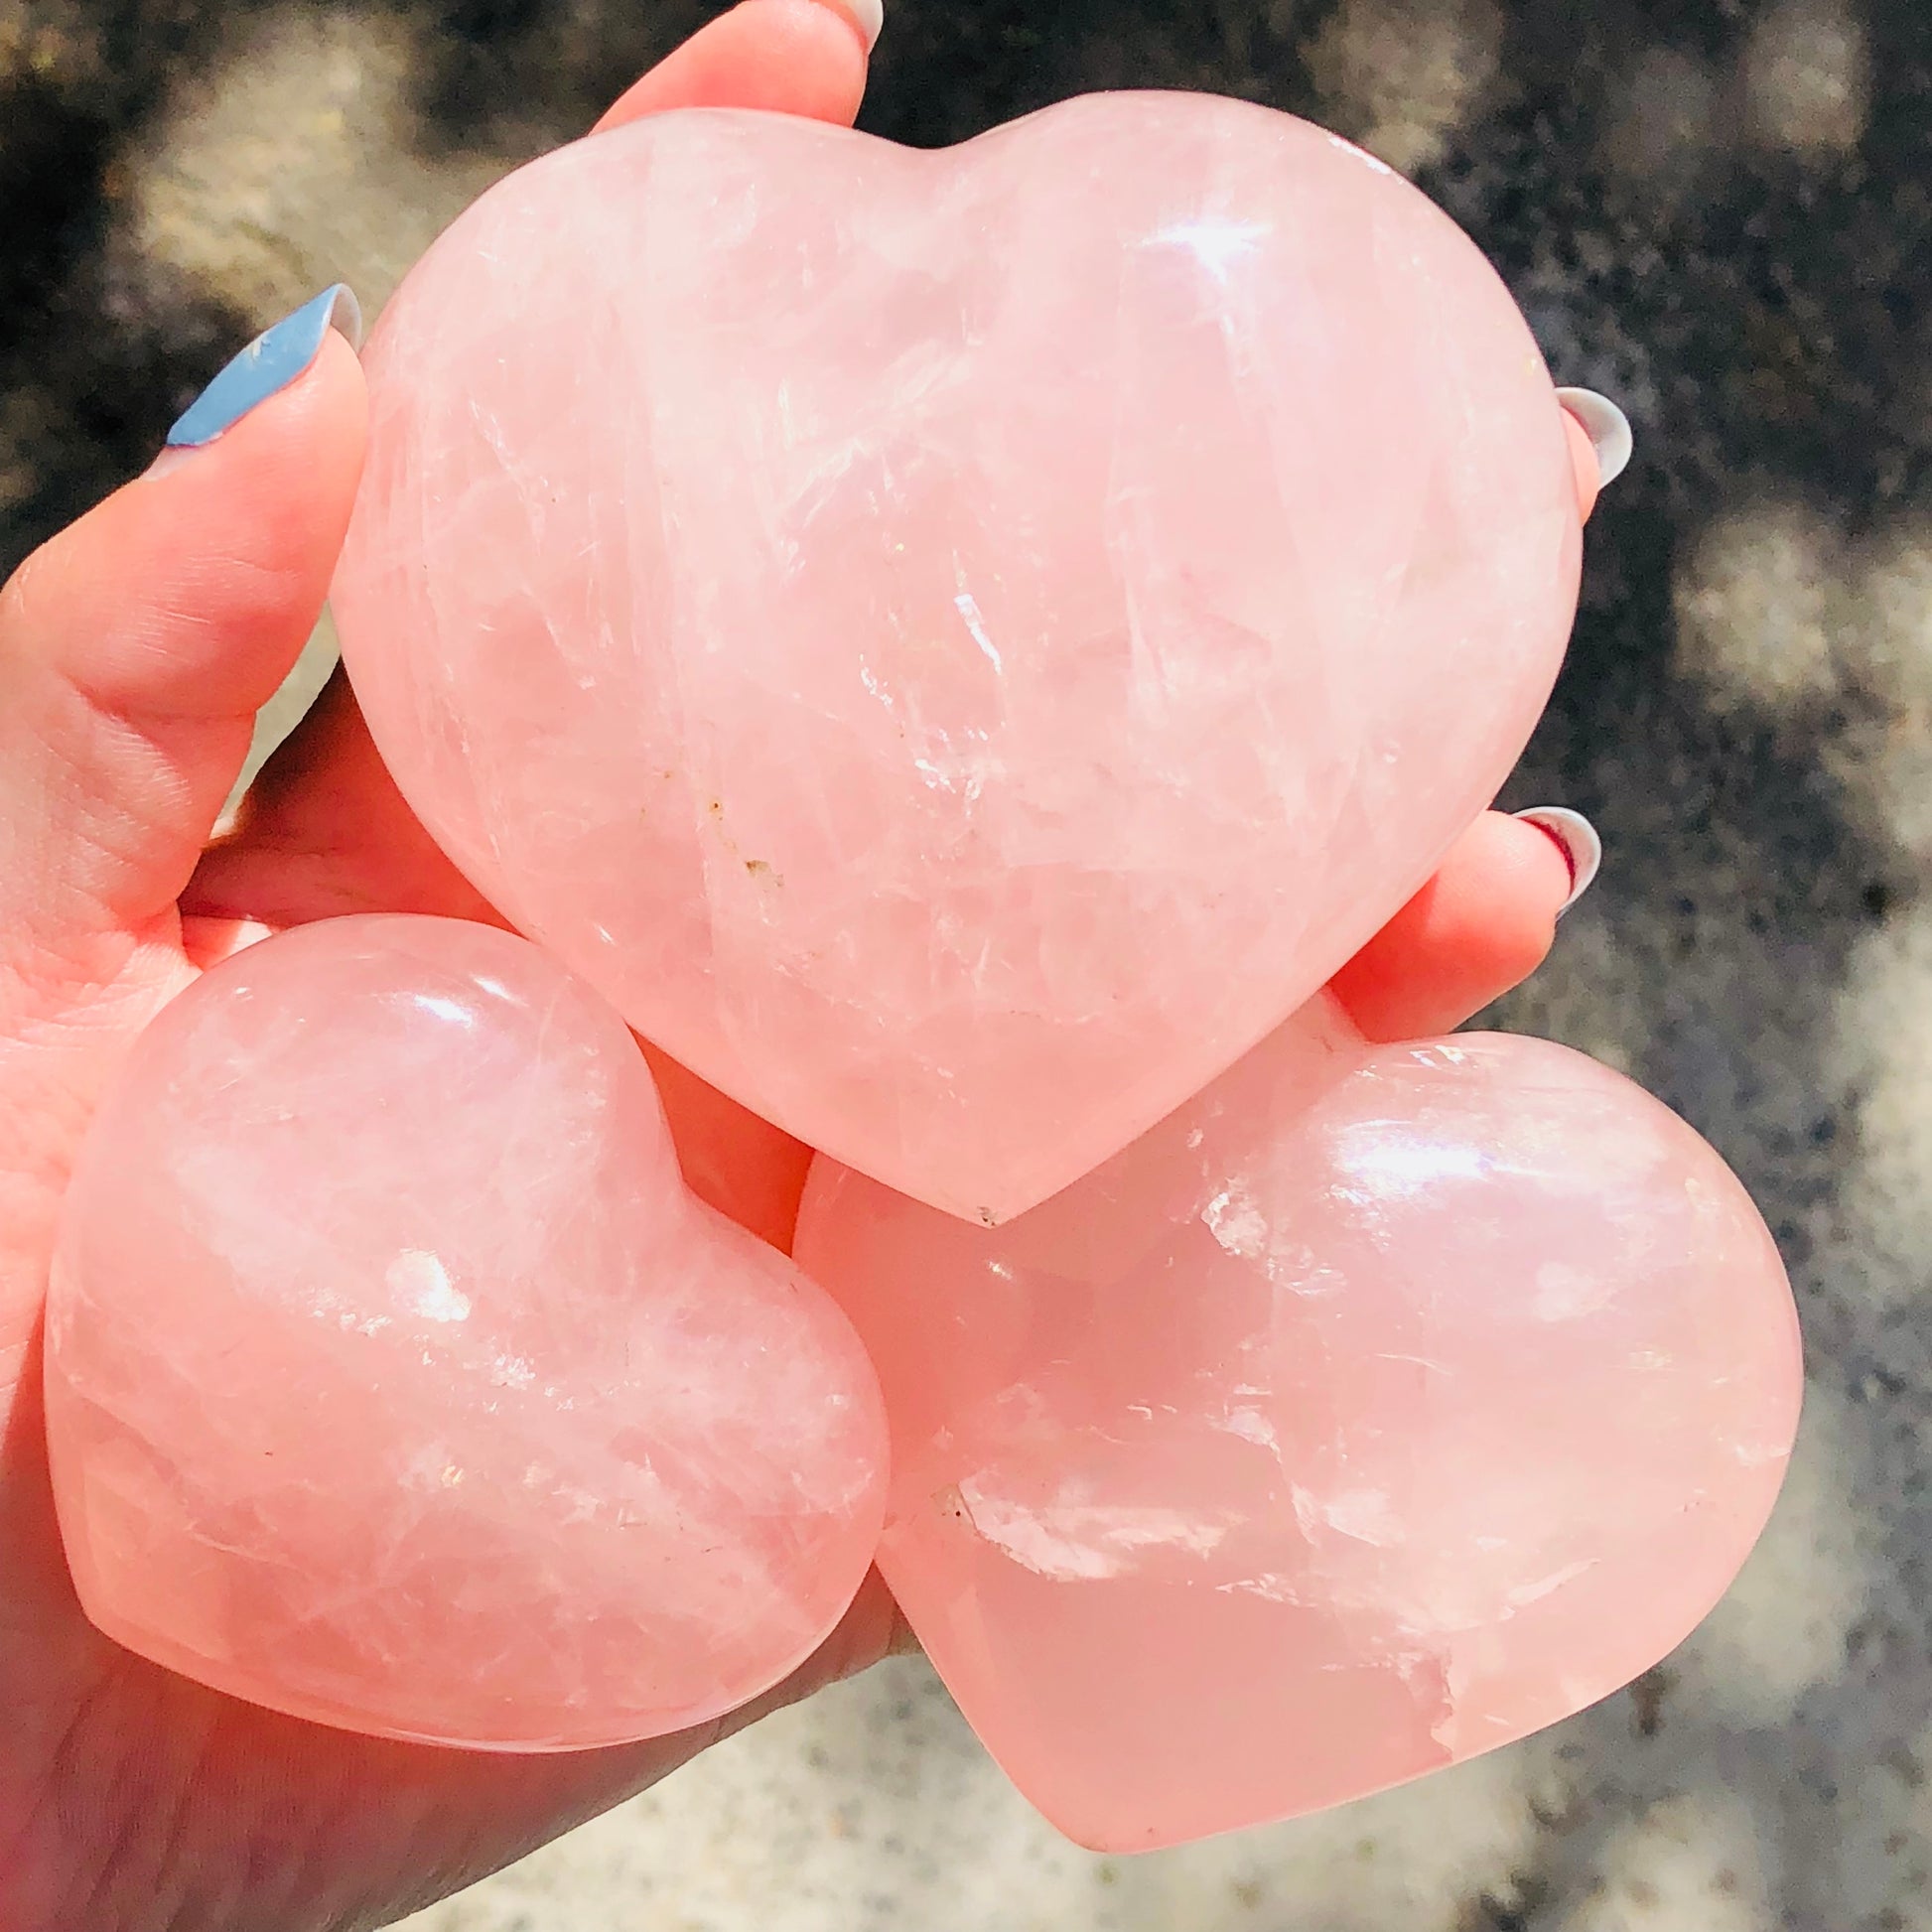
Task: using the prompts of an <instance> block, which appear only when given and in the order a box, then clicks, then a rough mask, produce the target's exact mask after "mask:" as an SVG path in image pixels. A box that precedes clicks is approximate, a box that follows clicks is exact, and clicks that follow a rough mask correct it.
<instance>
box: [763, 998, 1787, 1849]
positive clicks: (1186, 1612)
mask: <svg viewBox="0 0 1932 1932" xmlns="http://www.w3.org/2000/svg"><path fill="white" fill-rule="evenodd" d="M796 1252H797V1255H798V1258H799V1261H800V1264H801V1266H803V1267H805V1268H807V1269H809V1270H810V1271H811V1272H812V1273H813V1275H814V1276H815V1278H816V1279H818V1280H821V1281H823V1282H825V1283H826V1284H827V1285H828V1286H829V1287H830V1288H831V1289H832V1290H833V1292H834V1293H835V1294H836V1295H837V1296H838V1297H839V1299H840V1301H841V1302H842V1303H843V1305H844V1307H845V1308H846V1310H847V1311H848V1312H849V1313H850V1314H851V1315H852V1317H853V1319H854V1320H855V1322H856V1323H857V1324H858V1327H859V1330H860V1332H861V1334H862V1335H864V1337H865V1338H866V1342H867V1344H868V1346H869V1347H870V1349H871V1350H872V1353H873V1358H874V1361H875V1362H876V1364H877V1365H878V1368H879V1370H880V1373H881V1376H882V1379H883V1381H884V1383H885V1387H886V1398H887V1407H888V1411H889V1413H890V1414H891V1416H892V1418H893V1428H894V1482H893V1495H892V1502H891V1506H890V1509H889V1512H888V1520H887V1528H886V1534H885V1539H884V1543H883V1546H882V1550H881V1555H880V1567H881V1569H882V1570H883V1571H884V1573H885V1575H886V1578H887V1581H888V1582H889V1583H890V1584H891V1585H892V1587H893V1589H894V1591H895V1593H896V1594H897V1598H898V1600H899V1602H900V1604H901V1605H902V1606H903V1607H904V1609H905V1611H906V1613H907V1615H908V1616H909V1617H910V1619H911V1621H912V1624H913V1626H914V1628H915V1629H916V1630H917V1632H918V1634H919V1636H920V1637H921V1639H922V1640H923V1642H924V1644H925V1647H926V1650H927V1652H928V1653H929V1655H930V1656H931V1658H932V1660H933V1662H934V1663H935V1664H936V1665H937V1666H938V1668H939V1670H940V1672H941V1674H942V1675H943V1676H944V1677H945V1679H946V1682H947V1683H948V1685H949V1686H950V1687H951V1688H952V1690H953V1692H954V1694H955V1695H956V1696H957V1698H958V1700H959V1703H960V1706H961V1708H962V1709H963V1710H964V1712H965V1713H966V1715H967V1717H968V1718H969V1719H970V1720H971V1722H972V1724H973V1725H974V1726H975V1728H976V1729H977V1730H978V1731H979V1733H980V1735H981V1737H982V1738H984V1739H985V1741H986V1743H987V1744H988V1746H989V1747H990V1748H991V1749H992V1751H993V1752H994V1754H995V1755H996V1756H997V1757H998V1758H999V1759H1000V1761H1001V1762H1002V1763H1003V1764H1004V1765H1005V1766H1006V1768H1007V1770H1008V1771H1009V1772H1010V1773H1011V1774H1012V1775H1013V1777H1014V1779H1015V1780H1016V1782H1017V1783H1018V1784H1019V1785H1020V1786H1021V1788H1022V1789H1023V1790H1024V1791H1025V1792H1026V1793H1027V1794H1028V1795H1029V1796H1030V1797H1031V1798H1032V1799H1033V1800H1034V1802H1035V1804H1037V1805H1038V1806H1039V1807H1040V1809H1041V1810H1043V1811H1044V1812H1045V1813H1046V1815H1047V1816H1048V1817H1049V1818H1050V1819H1052V1820H1053V1822H1054V1823H1056V1824H1057V1825H1059V1826H1060V1827H1061V1828H1062V1829H1063V1830H1065V1831H1066V1832H1068V1833H1070V1834H1071V1835H1072V1836H1073V1837H1074V1838H1076V1839H1078V1840H1080V1841H1081V1842H1082V1843H1083V1844H1086V1845H1090V1846H1094V1847H1096V1848H1100V1849H1105V1850H1123V1851H1124V1850H1136V1849H1141V1848H1146V1847H1151V1846H1158V1845H1167V1844H1172V1843H1174V1842H1175V1841H1178V1840H1183V1839H1188V1838H1193V1837H1197V1836H1200V1835H1203V1834H1206V1833H1211V1832H1217V1831H1223V1830H1226V1829H1228V1828H1229V1827H1232V1826H1239V1825H1247V1824H1252V1823H1256V1822H1259V1821H1262V1820H1266V1819H1272V1818H1278V1817H1282V1816H1286V1815H1289V1814H1292V1813H1297V1812H1305V1811H1309V1810H1312V1809H1314V1808H1316V1807H1318V1806H1322V1805H1329V1804H1334V1803H1336V1802H1338V1801H1340V1800H1343V1799H1347V1798H1353V1797H1356V1796H1359V1795H1361V1794H1363V1793H1365V1792H1370V1791H1374V1790H1376V1789H1378V1788H1379V1787H1381V1786H1384V1785H1389V1784H1393V1783H1396V1782H1397V1781H1399V1780H1401V1779H1404V1778H1410V1777H1414V1776H1415V1775H1417V1774H1418V1773H1419V1772H1424V1771H1428V1770H1430V1769H1432V1768H1434V1767H1436V1766H1439V1765H1445V1764H1449V1763H1452V1762H1454V1761H1455V1760H1457V1759H1459V1758H1465V1757H1469V1756H1472V1755H1473V1754H1475V1753H1476V1752H1478V1751H1483V1750H1487V1749H1489V1748H1490V1747H1491V1746H1493V1745H1497V1744H1501V1743H1504V1742H1506V1741H1508V1740H1509V1739H1510V1738H1513V1737H1518V1736H1521V1735H1522V1734H1523V1733H1524V1732H1526V1731H1530V1730H1534V1729H1536V1728H1537V1727H1538V1726H1540V1725H1547V1724H1550V1723H1552V1722H1553V1721H1554V1720H1556V1719H1559V1718H1562V1717H1565V1716H1567V1715H1568V1714H1569V1713H1571V1712H1573V1711H1576V1710H1578V1709H1579V1708H1581V1707H1582V1706H1584V1705H1587V1704H1588V1703H1590V1702H1591V1701H1592V1700H1594V1699H1596V1698H1599V1697H1602V1696H1604V1695H1605V1694H1607V1693H1608V1692H1610V1691H1612V1690H1614V1689H1615V1688H1617V1687H1618V1686H1619V1685H1621V1684H1623V1683H1625V1682H1627V1681H1628V1680H1629V1679H1630V1678H1632V1677H1634V1676H1635V1675H1637V1674H1638V1673H1639V1672H1640V1671H1642V1670H1644V1669H1645V1668H1647V1667H1648V1666H1649V1665H1650V1664H1652V1663H1654V1662H1655V1661H1656V1660H1657V1658H1659V1657H1660V1656H1662V1655H1663V1654H1664V1652H1666V1651H1667V1650H1669V1649H1670V1648H1671V1646H1672V1645H1673V1644H1675V1643H1676V1642H1677V1641H1678V1640H1679V1639H1680V1638H1681V1637H1683V1636H1684V1635H1685V1634H1686V1633H1687V1632H1688V1631H1689V1630H1690V1629H1691V1628H1692V1626H1693V1625H1694V1624H1695V1623H1696V1622H1697V1621H1698V1619H1699V1618H1700V1617H1702V1616H1703V1615H1704V1613H1705V1612H1706V1611H1707V1610H1708V1609H1709V1608H1710V1607H1711V1605H1712V1603H1713V1602H1715V1601H1716V1599H1717V1598H1718V1596H1719V1595H1720V1594H1721V1593H1722V1591H1723V1590H1724V1589H1725V1586H1726V1585H1727V1584H1728V1583H1729V1581H1730V1579H1731V1577H1732V1575H1733V1574H1734V1572H1735V1571H1736V1569H1737V1567H1738V1565H1739V1564H1740V1563H1741V1562H1742V1560H1743V1558H1744V1556H1745V1553H1746V1552H1747V1551H1748V1550H1749V1548H1750V1546H1751V1544H1752V1542H1753V1541H1754V1540H1755V1538H1756V1536H1757V1534H1758V1531H1759V1529H1760V1528H1761V1526H1762V1525H1763V1522H1764V1519H1765V1515H1766V1513H1767V1511H1768V1510H1769V1508H1770V1506H1771V1502H1772V1499H1773V1497H1774V1495H1775V1493H1776V1491H1777V1488H1778V1484H1779V1481H1780V1479H1781V1477H1782V1474H1783V1470H1784V1464H1785V1457H1786V1454H1787V1451H1788V1449H1789V1448H1790V1444H1791V1438H1792V1432H1793V1429H1794V1427H1795V1425H1796V1420H1797V1412H1798V1402H1799V1384H1800V1363H1799V1352H1798V1337H1797V1330H1796V1324H1795V1318H1794V1312H1793V1309H1792V1305H1791V1298H1790V1294H1789V1290H1788V1289H1787V1286H1786V1283H1785V1278H1784V1273H1783V1270H1782V1268H1781V1266H1780V1264H1779V1261H1778V1256H1777V1252H1776V1250H1775V1249H1774V1247H1773V1246H1772V1243H1771V1240H1770V1237H1769V1235H1768V1234H1767V1232H1766V1231H1765V1228H1764V1226H1763V1223H1762V1222H1761V1221H1760V1220H1759V1218H1758V1216H1757V1214H1756V1212H1755V1211H1754V1210H1753V1208H1752V1206H1751V1204H1750V1201H1749V1200H1748V1198H1747V1197H1746V1196H1745V1194H1744V1191H1743V1189H1742V1188H1741V1187H1740V1186H1739V1185H1738V1183H1737V1181H1736V1179H1735V1178H1734V1177H1733V1176H1732V1175H1731V1173H1729V1171H1728V1170H1727V1169H1726V1168H1725V1165H1724V1164H1723V1162H1722V1161H1720V1160H1719V1159H1718V1157H1717V1155H1716V1154H1714V1153H1713V1152H1712V1150H1711V1149H1710V1148H1709V1147H1707V1146H1706V1145H1705V1144H1704V1142H1702V1141H1701V1140H1700V1139H1699V1138H1698V1137H1697V1135H1696V1134H1694V1133H1693V1132H1692V1131H1691V1129H1690V1128H1688V1127H1687V1126H1685V1124H1684V1123H1683V1122H1682V1121H1680V1120H1678V1119H1677V1118H1676V1117H1675V1116H1674V1115H1673V1114H1671V1113H1669V1112H1668V1111H1667V1110H1666V1109H1665V1108H1663V1107H1662V1106H1660V1105H1659V1104H1658V1103H1657V1102H1656V1101H1654V1100H1652V1099H1651V1098H1649V1097H1648V1096H1647V1095H1645V1094H1644V1093H1642V1092H1640V1091H1639V1090H1638V1089H1637V1088H1636V1087H1634V1086H1632V1085H1630V1083H1629V1082H1628V1081H1626V1080H1624V1079H1622V1078H1621V1077H1619V1076H1618V1075H1616V1074H1614V1073H1611V1072H1609V1071H1607V1070H1606V1069H1604V1068H1603V1067H1600V1066H1598V1065H1596V1064H1595V1063H1594V1062H1592V1061H1590V1060H1587V1059H1585V1058H1583V1057H1582V1056H1581V1055H1579V1054H1576V1053H1573V1052H1570V1051H1568V1050H1567V1049H1565V1048H1562V1047H1559V1046H1553V1045H1550V1044H1548V1043H1546V1042H1544V1041H1540V1040H1532V1039H1520V1038H1506V1037H1500V1036H1493V1035H1458V1036H1456V1037H1454V1038H1450V1039H1443V1040H1437V1041H1433V1042H1429V1043H1425V1044H1418V1045H1406V1046H1391V1047H1379V1048H1369V1047H1366V1046H1364V1045H1363V1043H1362V1042H1361V1041H1360V1040H1359V1038H1358V1037H1355V1036H1354V1035H1352V1034H1351V1032H1350V1030H1349V1029H1347V1027H1346V1026H1345V1025H1344V1024H1343V1023H1342V1022H1341V1021H1340V1020H1339V1018H1338V1016H1337V1015H1336V1014H1335V1012H1334V1011H1333V1010H1332V1009H1331V1008H1328V1007H1326V1005H1325V1004H1317V1005H1316V1006H1314V1007H1311V1009H1309V1010H1308V1012H1307V1013H1305V1014H1304V1015H1302V1016H1299V1017H1298V1018H1297V1020H1296V1021H1295V1022H1293V1023H1292V1024H1291V1025H1289V1026H1288V1027H1286V1028H1284V1029H1283V1030H1282V1031H1281V1032H1280V1033H1278V1034H1277V1035H1275V1036H1274V1037H1273V1038H1272V1039H1271V1040H1270V1041H1268V1042H1267V1043H1266V1044H1265V1045H1264V1046H1263V1047H1261V1048H1260V1049H1259V1050H1257V1051H1256V1052H1254V1053H1252V1054H1250V1055H1249V1056H1248V1057H1247V1058H1246V1059H1244V1060H1243V1061H1241V1062H1240V1063H1239V1064H1238V1065H1237V1066H1236V1067H1235V1068H1234V1069H1233V1070H1232V1071H1231V1072H1229V1073H1228V1074H1227V1075H1226V1076H1225V1077H1224V1078H1223V1079H1222V1080H1220V1081H1219V1082H1218V1083H1217V1084H1215V1085H1214V1086H1212V1087H1210V1088H1209V1089H1208V1090H1207V1091H1206V1092H1205V1093H1204V1094H1202V1095H1200V1096H1199V1097H1197V1098H1196V1099H1194V1100H1192V1101H1190V1102H1188V1103H1187V1104H1186V1105H1185V1106H1183V1107H1182V1108H1181V1109H1180V1110H1179V1111H1178V1112H1177V1113H1176V1114H1174V1115H1173V1117H1172V1118H1171V1119H1169V1120H1167V1121H1165V1122H1163V1123H1162V1124H1161V1125H1160V1126H1159V1127H1158V1128H1157V1129H1156V1130H1155V1131H1154V1132H1153V1133H1151V1134H1149V1135H1148V1136H1146V1137H1145V1138H1144V1139H1143V1140H1141V1141H1140V1142H1139V1143H1138V1144H1136V1145H1135V1146H1134V1147H1132V1148H1130V1149H1128V1150H1127V1151H1126V1152H1125V1153H1124V1154H1122V1155H1121V1156H1120V1157H1119V1159H1117V1160H1116V1161H1114V1162H1113V1163H1112V1164H1110V1165H1109V1166H1108V1167H1106V1168H1105V1169H1103V1170H1102V1171H1101V1172H1100V1173H1096V1174H1094V1175H1092V1176H1091V1177H1089V1178H1088V1179H1086V1180H1084V1181H1082V1182H1080V1183H1079V1184H1078V1185H1077V1186H1074V1187H1072V1188H1069V1189H1068V1190H1067V1191H1066V1192H1065V1193H1063V1194H1061V1195H1059V1196H1057V1197H1056V1198H1055V1199H1053V1200H1051V1201H1048V1202H1047V1203H1046V1204H1045V1205H1044V1206H1042V1207H1040V1208H1038V1209H1036V1210H1035V1211H1034V1212H1033V1213H1031V1214H1028V1215H1026V1216H1024V1217H1022V1218H1021V1219H1019V1220H1017V1221H1015V1222H1013V1223H1012V1224H1011V1225H1009V1226H1008V1227H1006V1228H1003V1229H1000V1230H998V1231H997V1232H989V1231H987V1230H984V1229H979V1228H973V1227H969V1226H967V1225H965V1224H964V1223H962V1222H960V1221H957V1220H954V1219H951V1218H949V1217H947V1216H944V1215H941V1214H937V1213H934V1212H933V1211H932V1210H930V1209H929V1208H925V1207H922V1206H919V1205H917V1204H915V1203H913V1202H911V1201H908V1200H905V1199H902V1198H900V1197H898V1196H897V1195H894V1194H892V1193H890V1192H888V1191H887V1190H886V1189H885V1188H883V1187H881V1186H879V1185H878V1184H877V1183H875V1182H873V1181H870V1180H866V1179H864V1178H862V1177H860V1176H859V1175H857V1174H854V1173H849V1172H845V1171H842V1170H840V1169H839V1168H837V1167H835V1166H834V1165H833V1164H831V1163H830V1162H821V1163H820V1164H819V1165H818V1167H817V1168H816V1169H815V1171H814V1173H813V1178H812V1181H811V1183H810V1185H809V1187H808V1189H807V1194H806V1201H805V1208H804V1216H803V1219H802V1221H801V1224H800V1230H799V1237H798V1242H797V1249H796Z"/></svg>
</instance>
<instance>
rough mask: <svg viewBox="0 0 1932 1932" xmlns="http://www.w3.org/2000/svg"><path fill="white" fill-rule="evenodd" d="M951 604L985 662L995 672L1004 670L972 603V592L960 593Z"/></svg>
mask: <svg viewBox="0 0 1932 1932" xmlns="http://www.w3.org/2000/svg"><path fill="white" fill-rule="evenodd" d="M953 604H954V605H955V607H956V608H957V609H958V612H959V615H960V616H961V617H962V618H964V619H965V620H966V628H967V629H968V630H969V631H971V632H972V637H973V642H974V643H976V644H977V645H979V647H980V650H981V651H982V652H983V653H984V655H985V657H986V661H987V662H988V663H989V664H991V665H992V666H993V668H994V669H995V670H996V671H1003V670H1005V669H1006V666H1005V665H1004V664H1003V663H1002V662H1001V661H1000V653H999V651H998V649H997V648H996V647H995V645H994V642H993V639H992V638H991V637H989V636H988V635H987V634H986V620H985V619H984V618H983V617H981V616H980V607H979V605H978V604H977V603H976V602H975V601H974V599H973V594H972V592H971V591H961V592H960V594H959V595H958V596H957V597H956V598H954V599H953Z"/></svg>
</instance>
